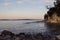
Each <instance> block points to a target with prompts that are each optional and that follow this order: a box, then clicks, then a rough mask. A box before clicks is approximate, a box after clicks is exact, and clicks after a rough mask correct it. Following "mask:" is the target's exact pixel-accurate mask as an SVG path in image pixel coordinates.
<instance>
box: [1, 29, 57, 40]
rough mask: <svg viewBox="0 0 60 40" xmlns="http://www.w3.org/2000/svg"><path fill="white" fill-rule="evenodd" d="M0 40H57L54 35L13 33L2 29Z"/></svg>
mask: <svg viewBox="0 0 60 40" xmlns="http://www.w3.org/2000/svg"><path fill="white" fill-rule="evenodd" d="M0 40H57V38H56V37H55V36H49V35H45V36H44V35H42V34H41V33H38V34H25V33H19V34H14V33H12V32H10V31H7V30H4V31H2V32H1V34H0Z"/></svg>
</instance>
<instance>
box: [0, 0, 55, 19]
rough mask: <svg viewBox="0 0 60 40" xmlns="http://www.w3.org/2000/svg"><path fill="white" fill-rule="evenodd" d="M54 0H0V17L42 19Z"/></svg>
mask: <svg viewBox="0 0 60 40" xmlns="http://www.w3.org/2000/svg"><path fill="white" fill-rule="evenodd" d="M53 1H54V0H0V19H43V18H44V14H45V13H46V12H47V9H46V5H52V6H53Z"/></svg>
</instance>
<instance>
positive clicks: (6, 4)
mask: <svg viewBox="0 0 60 40" xmlns="http://www.w3.org/2000/svg"><path fill="white" fill-rule="evenodd" d="M11 4H12V2H5V3H4V5H5V6H8V5H11Z"/></svg>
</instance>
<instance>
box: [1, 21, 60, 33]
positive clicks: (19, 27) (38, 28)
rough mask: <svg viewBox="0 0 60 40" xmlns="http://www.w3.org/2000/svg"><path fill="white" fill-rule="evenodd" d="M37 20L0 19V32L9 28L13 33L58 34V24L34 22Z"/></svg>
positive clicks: (59, 28)
mask: <svg viewBox="0 0 60 40" xmlns="http://www.w3.org/2000/svg"><path fill="white" fill-rule="evenodd" d="M36 21H39V20H20V21H0V32H1V31H3V30H9V31H12V32H13V33H17V34H18V33H20V32H25V33H43V34H45V33H47V34H60V25H57V24H48V23H45V22H36Z"/></svg>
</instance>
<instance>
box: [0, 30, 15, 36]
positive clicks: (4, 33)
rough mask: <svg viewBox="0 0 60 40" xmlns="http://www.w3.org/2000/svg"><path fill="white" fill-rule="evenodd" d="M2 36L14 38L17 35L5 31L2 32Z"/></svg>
mask: <svg viewBox="0 0 60 40" xmlns="http://www.w3.org/2000/svg"><path fill="white" fill-rule="evenodd" d="M1 35H2V36H6V35H10V36H14V35H15V34H14V33H12V32H10V31H7V30H4V31H2V33H1Z"/></svg>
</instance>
